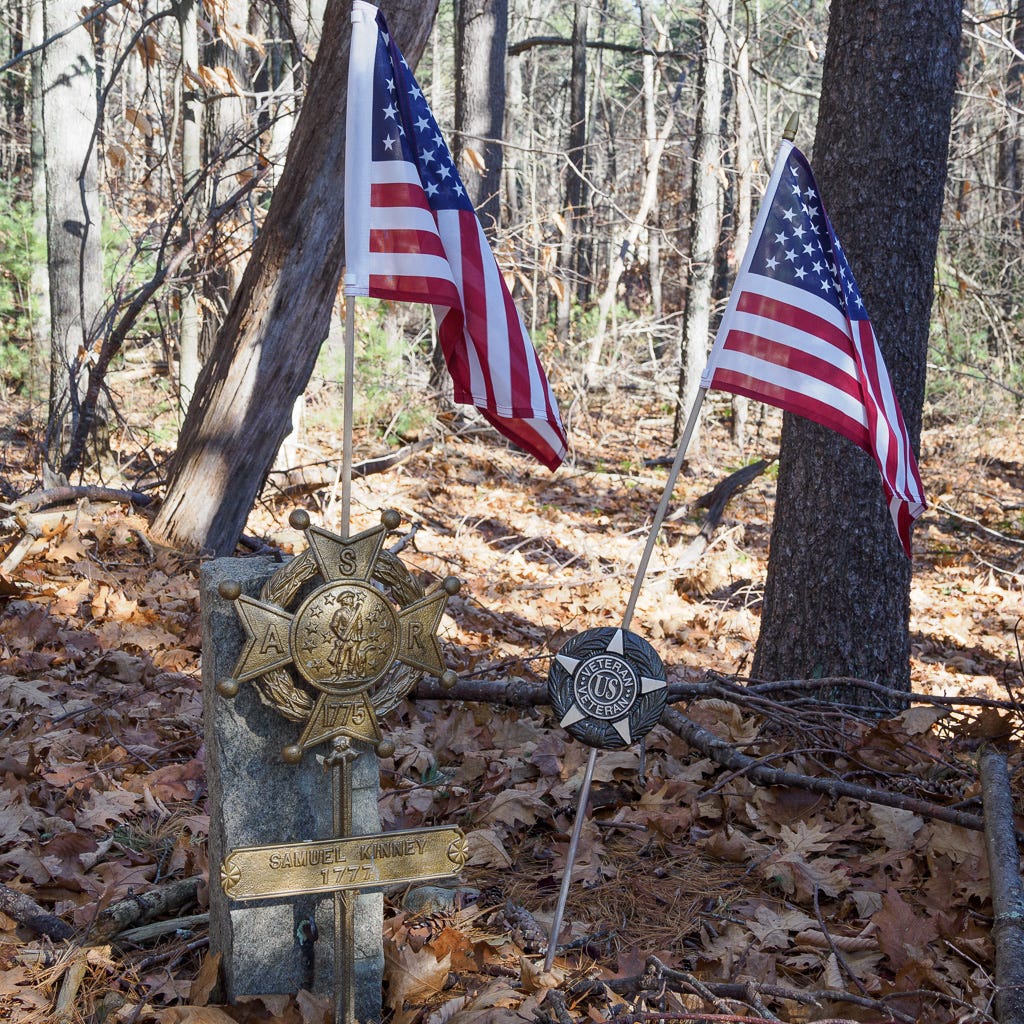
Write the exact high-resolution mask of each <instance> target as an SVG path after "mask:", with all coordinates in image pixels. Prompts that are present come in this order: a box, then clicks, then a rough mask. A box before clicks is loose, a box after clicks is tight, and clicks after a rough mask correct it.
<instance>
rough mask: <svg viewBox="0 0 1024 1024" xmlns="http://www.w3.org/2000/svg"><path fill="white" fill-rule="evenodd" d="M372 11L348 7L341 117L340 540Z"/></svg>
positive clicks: (367, 141)
mask: <svg viewBox="0 0 1024 1024" xmlns="http://www.w3.org/2000/svg"><path fill="white" fill-rule="evenodd" d="M376 18H377V8H376V7H374V6H373V4H369V3H365V2H364V0H354V2H353V4H352V39H351V42H350V44H349V58H348V60H349V66H348V97H347V104H346V117H345V384H344V391H343V395H342V413H343V423H342V431H343V441H342V455H341V536H342V537H348V535H349V527H350V521H351V515H352V430H353V424H352V419H353V404H354V378H355V344H356V342H355V338H356V296H357V295H366V294H367V293H368V291H369V277H370V271H369V256H370V160H369V154H370V146H371V142H372V140H371V138H370V131H371V123H372V119H371V118H370V117H368V116H367V114H366V112H367V110H368V109H369V106H370V103H371V100H372V94H373V62H374V55H375V54H376V52H377V21H376Z"/></svg>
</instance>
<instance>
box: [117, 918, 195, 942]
mask: <svg viewBox="0 0 1024 1024" xmlns="http://www.w3.org/2000/svg"><path fill="white" fill-rule="evenodd" d="M209 923H210V915H209V914H208V913H207V914H189V915H187V916H186V917H174V918H171V919H170V920H169V921H154V922H153V923H152V924H144V925H140V926H139V927H138V928H129V929H128V930H127V931H123V932H121V933H120V935H118V936H116V938H115V942H116V943H117V944H118V945H119V946H120V945H124V944H125V943H128V942H130V943H133V944H134V945H137V946H141V945H142V944H143V943H144V942H150V941H152V940H153V939H159V938H160V936H162V935H167V934H168V933H169V932H186V933H191V932H193V931H194V930H195V929H196V928H201V927H202V926H203V925H208V924H209Z"/></svg>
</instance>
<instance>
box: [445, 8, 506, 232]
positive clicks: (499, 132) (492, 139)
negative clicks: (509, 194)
mask: <svg viewBox="0 0 1024 1024" xmlns="http://www.w3.org/2000/svg"><path fill="white" fill-rule="evenodd" d="M507 39H508V0H458V3H457V4H456V14H455V150H454V153H455V157H456V159H457V160H458V165H459V174H460V175H461V176H462V180H463V181H464V182H465V185H466V189H467V191H468V192H469V197H470V199H471V200H472V201H473V205H474V206H475V207H476V212H477V214H478V215H479V217H480V223H481V224H482V225H483V227H484V230H485V231H487V232H488V233H490V232H491V231H493V230H494V229H495V228H496V227H497V226H498V225H499V224H500V223H501V169H502V160H503V156H504V151H503V147H502V145H501V143H500V142H498V141H496V140H499V139H502V138H503V137H504V134H505V44H506V41H507ZM467 149H469V150H472V151H473V152H474V153H475V154H476V155H477V157H478V158H479V159H478V160H474V159H473V157H472V156H471V155H470V154H469V153H467V152H466V151H467Z"/></svg>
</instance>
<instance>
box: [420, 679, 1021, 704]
mask: <svg viewBox="0 0 1024 1024" xmlns="http://www.w3.org/2000/svg"><path fill="white" fill-rule="evenodd" d="M837 686H847V687H849V686H860V687H863V688H864V689H866V690H870V691H872V692H876V693H881V694H884V695H886V696H895V695H898V696H899V697H901V698H902V699H903V700H906V701H907V702H908V703H910V704H933V705H935V706H937V707H956V706H961V707H978V708H996V709H998V710H1000V711H1015V710H1016V708H1017V706H1016V704H1015V703H1014V702H1013V701H1011V700H1000V699H999V698H998V697H969V696H966V695H957V696H945V695H939V696H933V695H932V694H928V693H908V692H906V691H904V690H897V689H894V688H893V687H889V686H883V685H882V684H881V683H872V682H869V681H868V680H866V679H855V678H847V677H845V676H839V677H828V676H827V677H823V678H821V679H786V680H780V681H779V682H767V683H750V684H749V685H743V684H742V683H737V682H734V681H733V680H731V679H728V678H726V677H725V676H719V675H717V674H715V673H708V675H707V677H706V678H705V680H704V681H702V682H698V683H669V686H668V702H669V703H670V704H673V703H676V702H678V701H687V700H699V699H701V698H702V697H720V698H722V699H723V700H728V701H731V702H732V703H733V704H737V705H739V706H741V707H752V708H754V709H755V710H756V709H757V708H758V707H759V706H760V704H762V703H763V702H764V701H763V698H764V697H765V695H767V694H770V693H772V692H773V691H775V690H796V689H808V690H821V689H828V688H830V687H837ZM410 696H411V697H412V699H414V700H468V701H477V702H479V703H481V704H507V705H509V706H510V707H519V708H526V707H536V706H538V705H541V704H547V702H548V688H547V684H546V683H535V682H531V681H530V680H528V679H514V678H513V679H460V680H459V681H458V682H457V683H456V684H455V686H454V687H452V689H450V690H446V689H444V687H443V686H441V684H440V683H439V682H438V681H437V680H436V679H434V678H433V677H424V678H423V679H421V680H420V681H419V682H418V683H417V684H416V687H415V689H414V690H413V691H412V693H411V694H410ZM752 698H757V699H752ZM779 706H780V707H788V706H789V705H788V704H787V705H779Z"/></svg>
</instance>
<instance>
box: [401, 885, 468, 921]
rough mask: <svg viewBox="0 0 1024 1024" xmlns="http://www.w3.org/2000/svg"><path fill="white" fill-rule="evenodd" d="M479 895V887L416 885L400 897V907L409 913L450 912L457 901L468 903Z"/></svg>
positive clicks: (455, 907) (455, 906)
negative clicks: (453, 887) (449, 887)
mask: <svg viewBox="0 0 1024 1024" xmlns="http://www.w3.org/2000/svg"><path fill="white" fill-rule="evenodd" d="M479 895H480V890H479V889H472V888H470V887H468V886H459V887H458V888H456V889H448V888H445V886H443V885H418V886H416V888H415V889H410V890H409V891H408V892H407V893H406V894H405V896H403V897H402V909H403V910H406V911H408V912H409V913H410V914H420V915H427V914H450V913H452V912H453V911H454V910H456V909H457V904H458V903H470V902H472V901H473V900H475V899H476V897H477V896H479Z"/></svg>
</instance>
